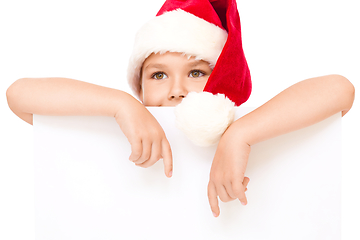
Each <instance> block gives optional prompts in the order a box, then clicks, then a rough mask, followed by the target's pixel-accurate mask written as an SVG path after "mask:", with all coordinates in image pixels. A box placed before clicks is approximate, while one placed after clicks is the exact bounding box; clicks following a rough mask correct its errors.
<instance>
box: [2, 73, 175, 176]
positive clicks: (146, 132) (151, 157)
mask: <svg viewBox="0 0 360 240" xmlns="http://www.w3.org/2000/svg"><path fill="white" fill-rule="evenodd" d="M6 96H7V100H8V104H9V107H10V109H11V110H12V111H13V112H14V113H15V114H16V115H17V116H18V117H20V118H21V119H23V120H24V121H26V122H28V123H30V124H32V123H33V114H39V115H54V116H55V115H100V116H110V117H115V119H116V121H117V123H118V124H119V126H120V128H121V129H122V131H123V132H124V134H125V136H126V137H127V138H128V140H129V142H130V144H131V151H132V152H131V155H130V158H129V159H130V160H131V161H133V162H134V163H136V164H137V165H139V166H142V167H149V166H151V165H153V164H154V163H155V162H156V161H157V160H159V159H160V158H163V159H164V165H165V174H166V176H168V177H170V175H171V171H172V156H171V149H170V145H169V142H168V141H167V139H166V136H165V133H164V131H163V130H162V128H161V126H160V125H159V123H158V122H157V121H156V119H155V118H154V117H153V116H152V115H151V113H150V112H149V111H148V110H147V109H146V108H145V107H144V106H143V105H142V104H141V103H140V102H139V101H138V100H136V99H135V98H133V97H132V96H131V95H129V94H128V93H126V92H123V91H120V90H116V89H112V88H106V87H102V86H98V85H95V84H90V83H86V82H82V81H77V80H73V79H66V78H23V79H19V80H17V81H16V82H14V83H13V84H12V85H11V86H10V87H9V88H8V90H7V92H6Z"/></svg>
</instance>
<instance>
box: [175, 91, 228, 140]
mask: <svg viewBox="0 0 360 240" xmlns="http://www.w3.org/2000/svg"><path fill="white" fill-rule="evenodd" d="M175 116H176V126H177V127H178V128H179V129H181V130H182V131H183V132H184V133H185V135H186V136H187V137H188V138H189V139H190V140H191V141H192V142H193V143H194V144H196V145H198V146H211V145H214V144H216V143H218V142H219V140H220V138H221V136H222V134H223V133H224V131H225V130H226V129H227V128H228V126H229V125H230V124H231V123H232V122H233V121H234V117H235V108H234V103H233V102H232V101H231V100H230V99H228V98H227V97H225V95H224V94H217V95H213V94H212V93H209V92H201V93H196V92H191V93H189V94H188V95H187V96H186V97H185V98H184V99H183V100H182V102H181V103H180V104H179V105H177V106H176V108H175Z"/></svg>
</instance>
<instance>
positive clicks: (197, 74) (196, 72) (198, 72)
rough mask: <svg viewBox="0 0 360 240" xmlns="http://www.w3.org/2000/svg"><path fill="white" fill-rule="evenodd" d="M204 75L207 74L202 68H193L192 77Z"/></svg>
mask: <svg viewBox="0 0 360 240" xmlns="http://www.w3.org/2000/svg"><path fill="white" fill-rule="evenodd" d="M204 75H205V73H203V72H202V71H200V70H193V71H191V72H190V75H189V76H190V77H192V78H198V77H202V76H204Z"/></svg>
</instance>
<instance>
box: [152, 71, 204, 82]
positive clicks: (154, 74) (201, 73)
mask: <svg viewBox="0 0 360 240" xmlns="http://www.w3.org/2000/svg"><path fill="white" fill-rule="evenodd" d="M194 72H199V73H200V76H198V77H191V78H199V77H203V76H205V75H206V73H205V72H203V71H201V70H199V69H194V70H191V71H190V73H189V75H188V76H189V77H190V76H191V74H192V73H194ZM157 74H163V75H165V76H166V77H167V75H166V73H164V72H161V71H159V72H155V73H153V74H152V75H151V78H153V79H157V80H161V79H164V78H156V75H157Z"/></svg>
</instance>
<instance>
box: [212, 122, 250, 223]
mask: <svg viewBox="0 0 360 240" xmlns="http://www.w3.org/2000/svg"><path fill="white" fill-rule="evenodd" d="M249 154H250V146H249V145H248V144H247V143H246V142H241V141H240V142H239V140H238V137H236V131H235V128H232V126H230V127H229V128H228V130H226V132H225V133H224V135H223V136H222V137H221V139H220V142H219V145H218V147H217V150H216V153H215V157H214V160H213V163H212V166H211V170H210V181H209V184H208V198H209V203H210V207H211V210H212V212H213V215H214V216H215V217H217V216H219V214H220V209H219V202H218V198H217V196H219V197H220V200H221V201H223V202H229V201H232V200H234V199H236V198H237V199H239V200H240V202H241V203H242V204H243V205H246V204H247V199H246V196H245V191H246V190H247V188H246V186H247V184H248V183H249V181H250V179H249V178H248V177H245V175H244V174H245V170H246V165H247V162H248V158H249Z"/></svg>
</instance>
